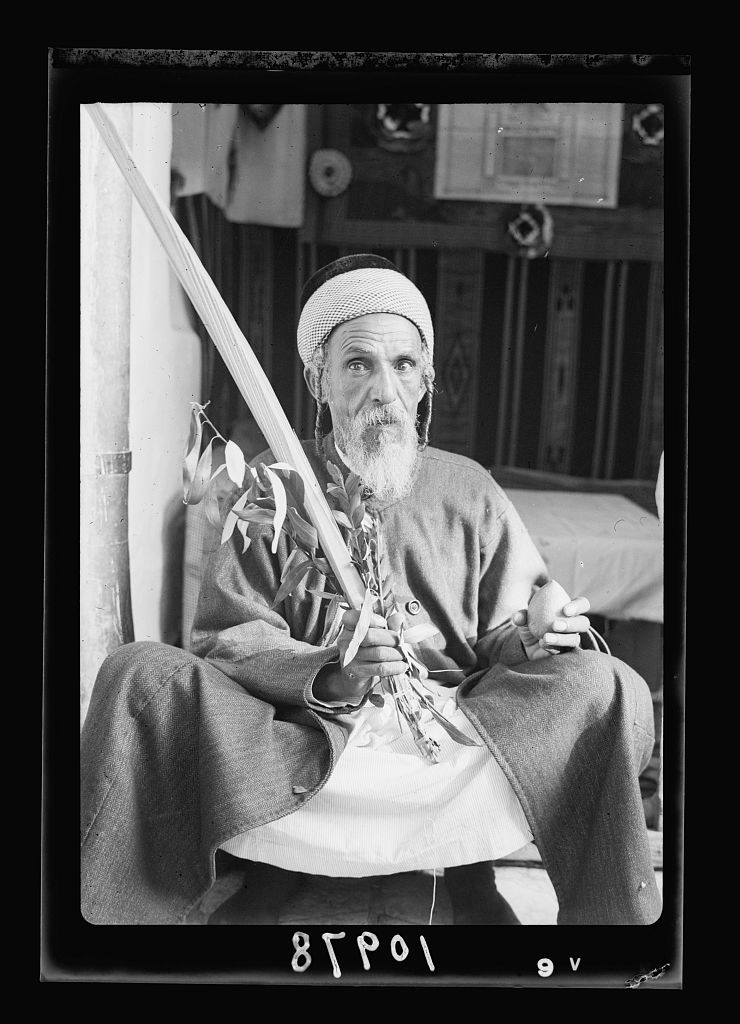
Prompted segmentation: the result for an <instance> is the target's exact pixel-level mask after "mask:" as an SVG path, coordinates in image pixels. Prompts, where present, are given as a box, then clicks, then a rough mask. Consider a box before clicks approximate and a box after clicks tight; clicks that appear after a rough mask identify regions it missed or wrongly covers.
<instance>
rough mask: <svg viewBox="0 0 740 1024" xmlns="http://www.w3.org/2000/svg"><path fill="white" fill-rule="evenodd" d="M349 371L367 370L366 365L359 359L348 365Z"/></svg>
mask: <svg viewBox="0 0 740 1024" xmlns="http://www.w3.org/2000/svg"><path fill="white" fill-rule="evenodd" d="M347 369H349V370H364V369H365V364H364V363H363V362H360V360H359V359H353V360H352V361H351V362H349V363H347Z"/></svg>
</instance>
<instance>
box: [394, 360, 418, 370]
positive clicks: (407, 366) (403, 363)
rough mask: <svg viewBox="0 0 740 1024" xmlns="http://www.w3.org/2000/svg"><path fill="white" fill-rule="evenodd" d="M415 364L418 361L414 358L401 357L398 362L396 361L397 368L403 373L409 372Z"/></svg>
mask: <svg viewBox="0 0 740 1024" xmlns="http://www.w3.org/2000/svg"><path fill="white" fill-rule="evenodd" d="M415 366H416V363H415V362H414V361H413V359H400V360H399V361H398V363H396V369H397V370H400V371H401V372H402V373H408V372H409V370H413V369H414V367H415Z"/></svg>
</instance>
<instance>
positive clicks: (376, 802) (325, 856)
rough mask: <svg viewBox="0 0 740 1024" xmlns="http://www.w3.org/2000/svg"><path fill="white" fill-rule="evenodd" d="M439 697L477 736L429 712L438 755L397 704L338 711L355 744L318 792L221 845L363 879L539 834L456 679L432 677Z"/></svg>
mask: <svg viewBox="0 0 740 1024" xmlns="http://www.w3.org/2000/svg"><path fill="white" fill-rule="evenodd" d="M427 687H428V689H429V690H430V691H431V694H432V695H433V696H434V700H435V706H436V707H437V709H438V710H439V711H441V713H442V714H443V715H444V716H445V717H446V718H447V719H448V720H449V721H451V722H452V724H453V725H455V726H456V727H457V728H458V729H459V730H460V731H461V732H463V733H465V734H466V735H467V736H469V737H470V738H471V739H474V740H476V741H477V743H478V744H479V745H477V746H465V745H463V744H460V743H458V742H456V741H455V740H453V739H452V738H451V737H450V736H449V735H448V734H447V732H445V730H444V729H443V728H442V726H441V725H439V723H437V722H435V721H434V720H433V719H432V718H431V716H430V715H429V713H428V712H427V713H426V716H425V717H426V718H427V719H428V720H427V721H426V722H425V726H426V730H427V732H428V733H430V734H431V735H433V736H434V737H435V738H436V740H437V741H438V743H439V744H440V748H441V749H440V760H439V763H438V764H430V763H429V762H428V761H427V760H426V759H425V758H423V757H422V756H421V754H420V752H419V750H418V749H417V747H416V745H415V743H414V741H413V738H412V736H411V733H410V732H409V730H408V727H407V726H406V724H405V722H403V721H402V720H399V717H398V715H397V712H396V710H395V706H394V703H393V701H392V699H391V698H390V697H387V696H386V699H385V703H384V705H383V707H380V708H376V707H375V706H373V705H372V704H370V703H368V704H366V705H365V706H364V707H363V708H362V709H361V710H360V711H358V712H356V713H354V714H352V715H341V716H338V718H337V720H338V721H340V722H341V723H342V724H343V726H344V727H345V728H346V729H347V730H348V733H349V735H348V740H347V746H346V748H345V750H344V752H343V754H342V756H341V757H340V758H339V761H338V762H337V764H336V766H335V768H334V771H333V772H332V773H331V775H330V776H329V779H328V781H327V782H326V784H325V785H324V787H323V788H322V789H321V790H319V792H318V793H317V794H316V795H315V796H314V797H312V798H311V799H310V800H308V801H307V802H306V803H305V804H304V805H303V806H302V807H300V808H299V809H298V810H297V811H294V812H293V813H292V814H289V815H287V816H285V817H283V818H280V819H278V820H277V821H272V822H270V823H269V824H266V825H261V826H259V827H258V828H255V829H252V830H251V831H249V832H245V833H242V834H241V835H238V836H236V837H234V838H233V839H230V840H229V841H227V842H226V843H224V844H223V845H222V847H221V848H222V849H223V850H226V852H227V853H231V854H233V855H234V856H237V857H243V858H246V859H248V860H255V861H261V862H264V863H268V864H273V865H275V866H277V867H281V868H285V869H288V870H292V871H301V872H304V873H307V874H317V875H331V876H337V877H350V878H357V877H363V876H368V875H383V874H395V873H397V872H403V871H416V870H429V869H434V868H444V867H455V866H457V865H461V864H473V863H477V862H478V861H483V860H495V859H497V858H500V857H503V856H505V855H507V854H509V853H511V852H513V851H514V850H518V849H520V848H521V847H522V846H525V845H526V844H527V843H528V842H531V841H532V839H533V836H532V832H531V831H530V829H529V826H528V824H527V821H526V819H525V817H524V812H523V810H522V808H521V805H520V803H519V801H518V799H517V797H516V795H515V793H514V791H513V789H512V788H511V785H510V783H509V781H508V780H507V778H506V776H505V775H504V773H503V771H502V769H501V768H500V767H499V765H498V763H497V761H496V760H495V758H494V757H493V755H492V754H491V753H490V751H489V750H488V749H487V747H485V746H484V745H483V743H482V741H481V740H480V738H479V737H478V735H477V733H476V732H475V730H474V729H473V727H472V726H471V725H470V723H469V722H468V720H467V718H466V717H465V715H464V714H463V712H462V711H461V710H460V708H458V707H457V704H456V700H455V695H456V690H457V688H456V687H455V688H450V687H441V686H438V685H436V684H435V683H433V682H431V681H427Z"/></svg>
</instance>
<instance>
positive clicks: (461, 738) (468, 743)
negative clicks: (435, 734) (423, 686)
mask: <svg viewBox="0 0 740 1024" xmlns="http://www.w3.org/2000/svg"><path fill="white" fill-rule="evenodd" d="M422 703H423V704H424V706H425V707H426V709H427V711H429V712H431V714H432V715H433V716H434V718H436V720H437V721H438V722H439V724H440V725H441V726H442V728H443V729H444V730H445V732H446V733H447V734H448V735H449V736H451V737H452V739H453V740H455V742H456V743H460V744H462V746H464V747H480V746H481V745H482V744H480V743H478V742H476V740H471V738H470V737H469V736H466V735H465V733H464V732H460V730H459V729H458V728H457V726H454V725H453V724H452V722H450V721H448V719H446V718H445V716H444V715H443V714H442V712H441V711H437V709H436V708H435V706H434V704H432V702H431V701H430V700H428V699H427V698H426V697H424V698H423V699H422Z"/></svg>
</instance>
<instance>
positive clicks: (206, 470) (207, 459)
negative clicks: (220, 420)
mask: <svg viewBox="0 0 740 1024" xmlns="http://www.w3.org/2000/svg"><path fill="white" fill-rule="evenodd" d="M213 440H214V439H213V438H211V440H210V441H209V442H208V444H207V446H206V447H205V449H204V451H203V454H202V455H201V457H200V458H199V459H198V465H197V467H196V470H195V474H194V476H193V482H192V484H191V485H190V493H189V494H188V498H187V503H188V505H197V504H198V502H199V501H201V500H202V498H203V495H204V494H205V493H206V487H207V486H208V483H209V481H210V479H211V466H212V465H213Z"/></svg>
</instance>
